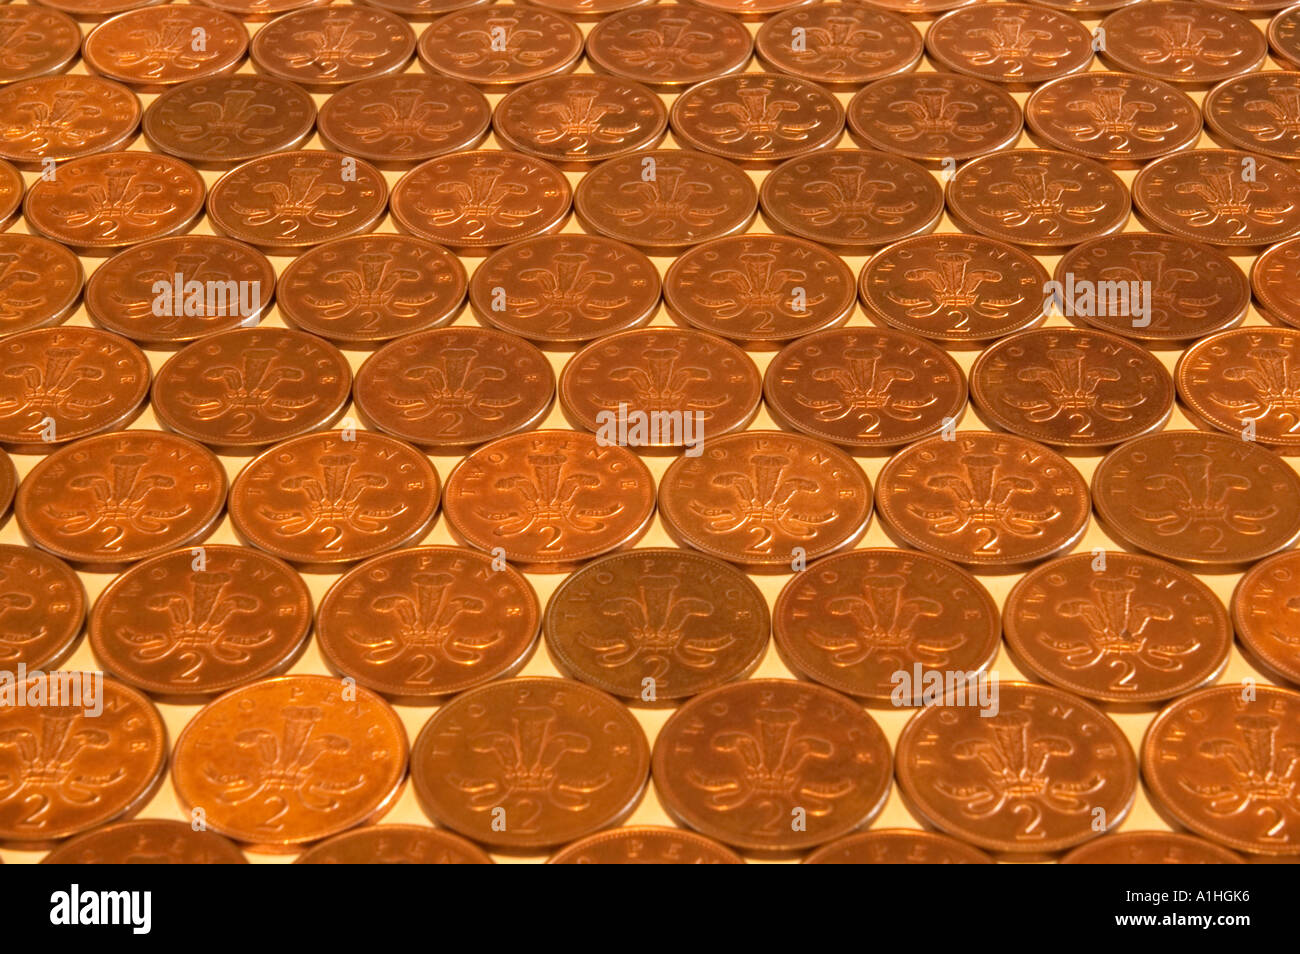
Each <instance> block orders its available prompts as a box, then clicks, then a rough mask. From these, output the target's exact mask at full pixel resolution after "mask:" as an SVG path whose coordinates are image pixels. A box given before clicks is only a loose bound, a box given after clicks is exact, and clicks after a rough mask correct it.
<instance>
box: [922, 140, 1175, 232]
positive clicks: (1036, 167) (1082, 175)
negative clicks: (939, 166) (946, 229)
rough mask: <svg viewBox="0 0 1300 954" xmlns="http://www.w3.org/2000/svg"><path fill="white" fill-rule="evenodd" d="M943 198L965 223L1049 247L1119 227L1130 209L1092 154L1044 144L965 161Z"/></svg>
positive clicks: (1120, 184) (1118, 182)
mask: <svg viewBox="0 0 1300 954" xmlns="http://www.w3.org/2000/svg"><path fill="white" fill-rule="evenodd" d="M1147 168H1148V169H1149V168H1151V167H1150V166H1148V167H1147ZM946 201H947V203H948V211H949V213H951V215H952V217H953V218H954V219H955V220H956V221H957V222H959V223H960V224H961V225H962V226H963V227H964V228H967V229H970V230H971V231H974V232H979V233H980V234H981V235H987V236H990V237H991V238H996V239H1002V240H1004V241H1007V242H1015V243H1016V244H1017V245H1022V246H1026V247H1029V248H1039V249H1048V250H1051V249H1057V248H1065V247H1068V246H1071V245H1078V244H1079V243H1080V242H1086V241H1087V240H1088V239H1093V238H1099V237H1100V236H1103V235H1110V234H1111V233H1113V232H1118V231H1120V230H1121V229H1123V228H1124V224H1125V223H1126V222H1128V213H1129V194H1128V189H1127V188H1126V187H1125V186H1124V181H1123V180H1122V179H1121V178H1120V177H1119V176H1117V175H1115V173H1113V172H1111V171H1110V170H1109V169H1107V168H1106V167H1105V166H1103V165H1102V164H1101V163H1099V162H1095V161H1094V160H1092V159H1085V158H1083V157H1082V156H1073V155H1070V154H1068V153H1064V152H1053V151H1050V150H1047V149H1015V150H1010V151H1007V152H997V153H994V154H993V155H991V156H985V157H983V158H980V159H976V160H974V161H972V162H968V163H967V164H966V165H964V166H962V167H961V168H960V169H958V170H957V174H956V175H954V176H953V177H952V179H950V180H949V181H948V188H947V194H946Z"/></svg>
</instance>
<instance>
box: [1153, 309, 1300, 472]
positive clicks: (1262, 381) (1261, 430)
mask: <svg viewBox="0 0 1300 954" xmlns="http://www.w3.org/2000/svg"><path fill="white" fill-rule="evenodd" d="M1293 368H1300V331H1297V330H1295V329H1294V328H1237V329H1235V330H1233V331H1224V332H1221V333H1219V334H1217V335H1212V336H1211V337H1209V338H1203V339H1202V340H1201V341H1199V342H1197V343H1196V344H1195V345H1193V346H1192V347H1190V348H1188V349H1187V350H1186V351H1184V352H1183V356H1182V357H1181V358H1180V359H1179V361H1178V367H1177V368H1176V370H1175V372H1174V376H1175V377H1176V379H1177V381H1178V397H1179V399H1180V400H1181V401H1182V402H1183V405H1184V406H1185V407H1186V408H1187V409H1188V410H1189V411H1190V412H1191V415H1190V416H1191V417H1192V420H1193V421H1194V422H1196V423H1202V422H1203V423H1204V424H1208V425H1209V426H1210V427H1212V428H1214V429H1215V430H1219V431H1223V432H1224V433H1226V434H1232V435H1235V436H1242V435H1244V434H1247V433H1251V434H1253V435H1254V437H1253V439H1254V440H1256V441H1259V443H1261V444H1263V445H1265V446H1266V447H1272V448H1274V449H1277V450H1280V451H1281V452H1282V453H1285V454H1294V453H1296V452H1297V451H1300V417H1297V416H1296V412H1295V409H1294V408H1293V407H1292V406H1291V404H1290V402H1289V399H1288V398H1287V396H1286V394H1287V391H1288V390H1289V388H1290V387H1291V384H1290V382H1291V381H1292V380H1293V374H1294V372H1293V371H1292V369H1293Z"/></svg>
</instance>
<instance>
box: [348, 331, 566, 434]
mask: <svg viewBox="0 0 1300 954" xmlns="http://www.w3.org/2000/svg"><path fill="white" fill-rule="evenodd" d="M554 400H555V372H554V371H552V370H551V365H550V362H549V361H547V360H546V356H545V355H544V354H542V353H541V352H540V351H538V350H537V349H536V348H534V347H533V346H532V345H530V344H528V342H526V341H520V340H519V338H517V337H516V336H515V335H510V334H506V333H505V332H503V331H494V330H492V329H490V328H473V327H464V328H462V327H457V328H435V329H433V330H431V331H420V332H415V333H414V334H409V335H403V336H402V337H401V338H399V339H398V340H396V341H392V342H390V343H389V344H387V345H386V346H384V347H383V348H381V349H379V350H378V351H376V352H375V353H374V354H373V355H371V356H370V357H369V358H367V359H366V363H365V364H363V365H362V366H361V370H359V371H358V372H357V378H356V383H355V385H354V387H353V401H354V402H355V405H356V409H357V412H358V413H359V414H360V415H361V416H362V418H363V419H364V420H365V421H367V422H368V423H369V424H371V425H372V426H374V427H376V428H378V429H379V430H381V431H383V432H385V433H386V434H391V435H392V436H393V437H398V438H401V439H402V440H404V441H407V442H408V443H411V444H414V445H416V446H417V447H422V448H424V449H425V450H427V451H431V452H434V453H448V452H452V451H458V450H462V449H464V448H467V447H472V446H473V445H475V444H481V443H483V442H484V441H490V440H495V439H497V438H498V437H505V436H506V435H507V434H514V433H516V432H518V431H526V430H531V429H532V428H534V427H536V426H537V425H538V424H540V423H541V422H542V420H543V419H544V418H545V417H546V414H547V412H548V411H550V409H551V404H552V402H553V401H554Z"/></svg>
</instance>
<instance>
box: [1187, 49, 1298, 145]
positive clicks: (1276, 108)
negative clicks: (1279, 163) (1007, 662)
mask: <svg viewBox="0 0 1300 954" xmlns="http://www.w3.org/2000/svg"><path fill="white" fill-rule="evenodd" d="M1205 121H1206V123H1208V124H1209V127H1210V130H1211V131H1212V132H1213V133H1214V134H1215V136H1216V137H1217V138H1218V139H1220V140H1222V141H1224V142H1226V143H1228V144H1229V145H1231V146H1236V147H1237V148H1238V149H1245V150H1247V151H1248V152H1250V153H1252V154H1256V153H1258V154H1262V155H1265V156H1276V157H1277V158H1279V159H1289V160H1291V161H1293V162H1294V161H1296V160H1300V73H1279V72H1272V71H1270V72H1267V73H1251V74H1248V75H1246V76H1239V77H1237V78H1236V79H1230V80H1226V81H1225V82H1222V83H1220V84H1219V85H1218V86H1216V87H1214V89H1212V90H1210V91H1209V92H1208V93H1206V94H1205Z"/></svg>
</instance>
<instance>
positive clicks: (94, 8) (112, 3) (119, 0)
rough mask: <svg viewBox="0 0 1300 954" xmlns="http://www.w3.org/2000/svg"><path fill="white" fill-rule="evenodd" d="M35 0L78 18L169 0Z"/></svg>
mask: <svg viewBox="0 0 1300 954" xmlns="http://www.w3.org/2000/svg"><path fill="white" fill-rule="evenodd" d="M35 2H37V3H39V4H41V6H45V7H52V8H54V9H55V10H61V11H63V12H64V13H68V14H71V15H72V16H74V17H76V18H77V19H78V20H103V19H106V18H107V17H111V16H113V15H114V14H117V13H124V12H126V11H127V10H136V9H138V8H140V7H152V6H156V5H158V4H160V3H165V2H167V0H35Z"/></svg>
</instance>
